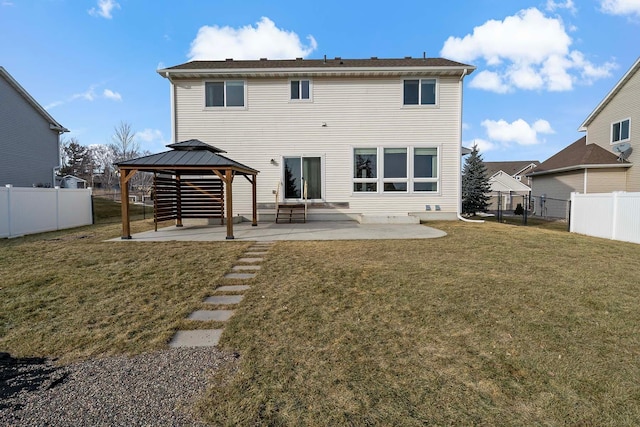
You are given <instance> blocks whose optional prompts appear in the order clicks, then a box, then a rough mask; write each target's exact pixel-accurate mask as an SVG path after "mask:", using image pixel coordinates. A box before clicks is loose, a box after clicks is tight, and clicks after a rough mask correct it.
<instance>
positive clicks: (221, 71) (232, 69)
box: [157, 57, 476, 78]
mask: <svg viewBox="0 0 640 427" xmlns="http://www.w3.org/2000/svg"><path fill="white" fill-rule="evenodd" d="M475 69H476V67H474V66H472V65H467V64H463V63H461V62H456V61H451V60H449V59H445V58H411V57H406V58H403V59H399V58H377V57H372V58H371V59H342V58H340V57H336V58H334V59H302V58H296V59H266V58H261V59H259V60H234V59H227V60H224V61H191V62H187V63H184V64H180V65H175V66H173V67H168V68H163V69H160V70H157V72H158V73H159V74H160V75H161V76H163V77H167V78H170V77H206V76H211V75H225V74H230V75H236V76H246V75H258V76H263V75H264V76H277V75H295V74H296V73H298V74H299V75H308V76H311V75H327V74H338V75H345V74H358V75H362V74H387V75H396V74H397V75H400V74H408V75H410V74H411V72H414V73H433V74H441V75H445V74H446V75H466V74H471V73H472V72H473V71H474V70H475Z"/></svg>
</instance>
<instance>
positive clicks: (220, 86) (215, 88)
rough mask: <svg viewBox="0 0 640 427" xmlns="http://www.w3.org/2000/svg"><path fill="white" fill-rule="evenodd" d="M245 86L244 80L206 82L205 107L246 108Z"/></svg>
mask: <svg viewBox="0 0 640 427" xmlns="http://www.w3.org/2000/svg"><path fill="white" fill-rule="evenodd" d="M244 89H245V84H244V81H243V80H225V81H219V82H205V84H204V92H205V104H204V105H205V107H244V106H245V99H244V98H245V91H244Z"/></svg>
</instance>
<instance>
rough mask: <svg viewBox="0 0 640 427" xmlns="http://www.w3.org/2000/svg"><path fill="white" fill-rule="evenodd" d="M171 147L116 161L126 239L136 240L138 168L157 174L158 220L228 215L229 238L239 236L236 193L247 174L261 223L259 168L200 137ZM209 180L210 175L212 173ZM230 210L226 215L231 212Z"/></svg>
mask: <svg viewBox="0 0 640 427" xmlns="http://www.w3.org/2000/svg"><path fill="white" fill-rule="evenodd" d="M167 147H169V148H171V149H172V150H170V151H164V152H162V153H157V154H151V155H149V156H144V157H138V158H136V159H130V160H124V161H121V162H118V163H116V165H117V166H118V169H119V170H120V188H121V193H120V201H121V204H122V238H123V239H131V230H130V220H129V204H128V203H127V201H128V199H129V186H128V184H129V181H130V180H131V178H132V177H133V176H134V175H135V174H136V173H137V172H152V173H153V174H154V185H153V191H154V195H155V196H154V219H155V220H156V227H157V222H158V221H161V220H162V221H164V220H169V219H175V220H176V226H178V227H181V226H182V219H183V218H203V217H209V218H211V217H213V218H220V220H221V221H224V220H225V219H226V225H227V239H233V238H234V236H233V191H232V184H233V179H234V177H235V176H236V175H241V176H244V177H245V178H246V179H247V180H248V181H249V182H250V183H251V187H252V196H253V197H252V199H253V200H252V202H253V218H252V225H253V226H256V225H258V222H257V201H256V177H257V175H258V171H257V170H255V169H253V168H250V167H248V166H245V165H243V164H242V163H238V162H236V161H234V160H231V159H229V158H228V157H225V156H223V155H222V154H220V153H225V151H223V150H221V149H219V148H216V147H214V146H212V145H209V144H206V143H204V142H202V141H200V140H197V139H190V140H188V141H182V142H176V143H174V144H169V145H167ZM207 176H208V177H209V178H206V177H207ZM225 210H226V215H225Z"/></svg>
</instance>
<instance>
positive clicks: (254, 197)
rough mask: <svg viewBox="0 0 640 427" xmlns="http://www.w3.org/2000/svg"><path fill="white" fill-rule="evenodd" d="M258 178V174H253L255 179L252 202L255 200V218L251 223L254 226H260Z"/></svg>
mask: <svg viewBox="0 0 640 427" xmlns="http://www.w3.org/2000/svg"><path fill="white" fill-rule="evenodd" d="M245 176H246V175H245ZM257 178H258V175H253V180H252V181H251V191H252V192H253V194H252V202H253V218H252V219H253V220H252V222H251V225H252V226H254V227H257V226H258V195H257V188H256V185H257V184H256V179H257Z"/></svg>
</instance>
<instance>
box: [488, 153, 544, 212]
mask: <svg viewBox="0 0 640 427" xmlns="http://www.w3.org/2000/svg"><path fill="white" fill-rule="evenodd" d="M539 164H540V162H539V161H537V160H516V161H507V162H484V165H485V166H486V168H487V176H489V185H491V194H490V195H491V199H490V200H489V203H490V204H489V207H488V210H490V211H495V210H498V205H499V204H500V206H501V209H502V210H504V211H513V210H515V208H516V207H517V205H518V203H522V202H523V198H522V196H527V195H529V193H530V191H531V187H529V184H530V182H529V178H528V177H527V176H526V174H527V173H529V172H531V171H532V170H534V169H535V168H536V167H537V166H538V165H539ZM523 206H524V204H523Z"/></svg>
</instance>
